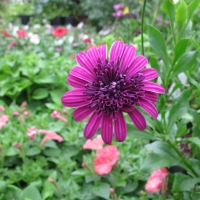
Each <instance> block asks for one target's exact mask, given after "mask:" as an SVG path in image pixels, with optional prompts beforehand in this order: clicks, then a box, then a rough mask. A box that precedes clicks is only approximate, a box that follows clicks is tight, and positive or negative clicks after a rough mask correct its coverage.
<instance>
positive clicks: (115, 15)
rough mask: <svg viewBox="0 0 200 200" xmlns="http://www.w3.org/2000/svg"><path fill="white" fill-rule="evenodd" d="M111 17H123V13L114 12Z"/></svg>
mask: <svg viewBox="0 0 200 200" xmlns="http://www.w3.org/2000/svg"><path fill="white" fill-rule="evenodd" d="M112 15H113V17H116V18H118V17H123V16H124V13H123V12H122V11H117V12H114V13H113V14H112Z"/></svg>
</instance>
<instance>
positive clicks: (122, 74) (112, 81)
mask: <svg viewBox="0 0 200 200" xmlns="http://www.w3.org/2000/svg"><path fill="white" fill-rule="evenodd" d="M106 55H107V46H106V45H102V46H100V47H98V48H96V47H93V48H90V49H89V50H88V51H87V53H84V52H80V53H79V54H78V55H77V56H76V61H77V63H78V66H75V67H74V68H72V69H71V70H70V72H69V76H68V83H69V84H70V85H71V86H72V87H74V89H73V90H71V91H68V92H66V93H65V94H64V95H63V96H62V99H61V101H62V104H63V105H64V106H67V107H71V108H76V110H75V111H74V113H73V115H74V118H75V120H76V121H82V120H84V119H86V118H87V117H90V118H89V120H88V122H87V124H86V126H85V129H84V136H85V138H87V139H91V138H92V137H93V136H94V135H95V133H96V132H97V131H98V129H99V128H100V130H101V136H102V139H103V141H104V142H105V143H107V144H110V143H111V142H112V139H113V137H114V136H115V137H116V140H117V141H119V142H122V141H124V140H125V138H126V133H127V129H126V121H125V118H124V115H123V112H126V113H127V114H128V115H129V117H130V119H131V120H132V122H133V123H134V124H135V126H136V127H137V128H138V129H139V130H141V131H142V130H144V129H145V128H146V120H145V118H144V116H143V114H142V113H141V112H140V111H139V110H138V109H137V106H139V107H141V108H142V109H143V110H144V111H146V112H147V113H148V114H149V115H151V116H152V117H153V118H157V116H158V111H157V109H156V107H155V106H154V104H153V103H152V102H156V101H157V98H158V97H157V93H160V94H163V93H165V90H164V88H163V87H162V86H160V85H158V84H156V83H153V82H149V81H150V80H152V79H154V78H156V77H157V76H158V73H157V71H156V70H155V69H153V68H147V69H143V68H144V67H145V66H146V65H147V63H148V60H147V58H146V57H144V56H142V55H139V56H137V57H135V55H136V49H135V47H134V46H132V45H127V44H124V43H123V42H122V41H115V42H114V43H113V44H112V47H111V50H110V54H109V58H107V56H106ZM134 57H135V58H134Z"/></svg>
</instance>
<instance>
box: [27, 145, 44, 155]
mask: <svg viewBox="0 0 200 200" xmlns="http://www.w3.org/2000/svg"><path fill="white" fill-rule="evenodd" d="M40 152H41V150H40V149H39V148H38V147H32V148H30V149H28V150H26V155H27V156H35V155H38V154H40Z"/></svg>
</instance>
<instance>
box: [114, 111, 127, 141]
mask: <svg viewBox="0 0 200 200" xmlns="http://www.w3.org/2000/svg"><path fill="white" fill-rule="evenodd" d="M116 117H117V119H116V120H115V121H114V126H115V127H114V128H115V137H116V140H117V141H118V142H123V141H124V140H125V139H126V132H127V131H126V121H125V119H124V115H123V113H122V112H118V113H117V116H116Z"/></svg>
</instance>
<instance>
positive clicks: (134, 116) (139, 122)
mask: <svg viewBox="0 0 200 200" xmlns="http://www.w3.org/2000/svg"><path fill="white" fill-rule="evenodd" d="M128 115H129V117H130V118H131V120H132V122H133V123H134V124H135V126H136V127H137V128H138V129H139V130H140V131H143V130H144V129H145V128H146V120H145V118H144V116H143V115H142V113H141V112H140V111H139V110H137V109H135V110H134V111H133V112H131V113H128Z"/></svg>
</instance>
